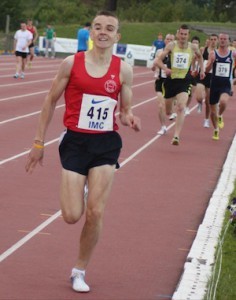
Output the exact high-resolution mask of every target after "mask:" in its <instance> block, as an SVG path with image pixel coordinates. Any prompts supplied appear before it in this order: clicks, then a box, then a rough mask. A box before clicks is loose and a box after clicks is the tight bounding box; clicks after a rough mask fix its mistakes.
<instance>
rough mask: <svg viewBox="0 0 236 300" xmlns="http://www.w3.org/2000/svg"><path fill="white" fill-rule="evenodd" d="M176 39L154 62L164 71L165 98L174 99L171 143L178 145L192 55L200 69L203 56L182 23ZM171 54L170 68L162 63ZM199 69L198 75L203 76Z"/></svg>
mask: <svg viewBox="0 0 236 300" xmlns="http://www.w3.org/2000/svg"><path fill="white" fill-rule="evenodd" d="M177 32H178V33H177V41H174V42H171V43H169V44H168V45H167V46H166V47H165V49H164V51H163V52H162V53H161V54H160V56H159V57H158V59H157V61H156V64H157V66H158V67H159V68H161V69H163V70H164V71H165V72H166V75H167V79H166V81H165V84H164V89H165V91H164V97H165V99H170V98H171V99H174V98H175V99H176V101H177V103H176V112H177V118H176V123H175V133H174V138H173V139H172V145H179V135H180V132H181V129H182V127H183V123H184V110H185V107H186V103H187V101H188V96H189V93H190V92H191V76H190V66H191V63H192V59H193V57H194V55H195V56H196V57H197V59H198V60H199V65H200V69H201V70H203V58H202V54H201V52H200V50H199V48H198V47H197V46H196V45H195V44H192V43H190V42H188V39H189V28H188V26H187V25H185V24H184V25H182V26H181V27H180V28H179V30H178V31H177ZM167 55H170V56H171V68H168V67H167V66H165V65H164V63H163V60H164V58H165V57H166V56H167ZM204 76H205V75H204V72H203V71H201V74H200V77H201V79H203V78H204Z"/></svg>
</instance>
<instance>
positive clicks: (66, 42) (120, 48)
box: [39, 36, 155, 65]
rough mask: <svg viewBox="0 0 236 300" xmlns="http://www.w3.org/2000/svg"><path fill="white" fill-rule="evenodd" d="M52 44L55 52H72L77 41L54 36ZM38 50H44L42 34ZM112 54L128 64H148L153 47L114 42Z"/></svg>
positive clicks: (152, 54)
mask: <svg viewBox="0 0 236 300" xmlns="http://www.w3.org/2000/svg"><path fill="white" fill-rule="evenodd" d="M54 44H55V51H56V53H69V54H73V53H76V52H77V44H78V42H77V40H76V39H65V38H56V39H55V43H54ZM39 51H40V52H45V38H44V37H43V36H40V37H39ZM113 54H114V55H117V56H119V57H121V58H123V59H125V60H127V61H129V63H130V64H134V61H135V60H144V61H146V62H147V65H150V63H152V61H153V60H154V55H155V48H154V49H152V47H151V46H143V45H134V44H115V45H114V48H113Z"/></svg>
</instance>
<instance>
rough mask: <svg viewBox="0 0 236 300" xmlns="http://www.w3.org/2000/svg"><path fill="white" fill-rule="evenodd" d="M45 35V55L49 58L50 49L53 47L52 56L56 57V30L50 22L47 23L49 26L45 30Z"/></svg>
mask: <svg viewBox="0 0 236 300" xmlns="http://www.w3.org/2000/svg"><path fill="white" fill-rule="evenodd" d="M44 36H45V57H47V58H48V49H49V48H50V49H51V58H54V57H55V45H54V43H55V40H56V31H55V30H54V28H52V26H51V25H50V24H48V25H47V28H46V30H45V32H44Z"/></svg>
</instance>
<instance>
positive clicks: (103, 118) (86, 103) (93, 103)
mask: <svg viewBox="0 0 236 300" xmlns="http://www.w3.org/2000/svg"><path fill="white" fill-rule="evenodd" d="M116 104H117V101H116V100H114V99H112V98H110V97H106V96H97V95H89V94H83V98H82V104H81V111H80V116H79V121H78V128H81V129H87V130H96V131H112V130H113V116H114V110H115V107H116Z"/></svg>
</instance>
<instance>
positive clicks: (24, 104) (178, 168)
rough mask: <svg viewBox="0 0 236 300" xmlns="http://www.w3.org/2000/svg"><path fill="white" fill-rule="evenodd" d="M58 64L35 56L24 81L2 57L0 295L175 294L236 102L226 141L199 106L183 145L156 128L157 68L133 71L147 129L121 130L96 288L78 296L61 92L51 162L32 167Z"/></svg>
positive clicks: (138, 299)
mask: <svg viewBox="0 0 236 300" xmlns="http://www.w3.org/2000/svg"><path fill="white" fill-rule="evenodd" d="M59 64H60V60H59V59H55V60H45V59H43V58H40V57H38V58H35V60H34V64H33V68H32V69H30V70H27V72H26V77H25V79H24V80H21V79H17V80H16V79H13V77H12V76H13V74H14V71H15V61H14V57H12V56H1V57H0V70H1V73H0V92H1V93H0V107H1V109H0V141H1V147H0V182H1V190H0V194H1V204H0V205H1V206H0V207H1V209H0V222H1V225H0V226H1V233H0V241H1V243H0V253H1V255H0V262H1V264H0V299H1V300H7V299H8V300H10V299H11V300H13V299H16V300H23V299H24V300H25V299H31V300H41V299H47V300H55V299H57V300H64V299H72V300H73V299H89V300H90V299H91V300H131V299H132V300H149V299H150V300H151V299H170V298H171V296H172V294H173V293H174V291H175V289H176V286H177V284H178V281H179V279H180V276H181V273H182V271H183V266H184V262H185V260H186V256H187V253H188V251H189V249H190V247H191V244H192V242H193V240H194V237H195V235H196V230H197V229H198V226H199V224H200V223H201V222H202V219H203V217H204V213H205V210H206V207H207V205H208V201H209V199H210V197H211V195H212V192H213V191H214V188H215V186H216V184H217V180H218V178H219V175H220V173H221V169H222V166H223V163H224V160H225V158H226V155H227V152H228V150H229V147H230V145H231V142H232V139H233V138H234V134H235V128H236V118H235V114H236V111H235V110H236V107H235V104H234V102H235V100H236V99H235V97H232V98H231V99H230V102H229V105H228V109H227V111H226V113H225V128H224V129H223V130H222V131H221V135H220V140H219V141H217V142H216V141H213V140H212V139H211V136H212V129H206V128H203V127H202V123H203V118H204V116H203V114H198V113H197V112H196V103H192V104H191V105H192V112H191V114H190V115H189V116H187V117H186V119H185V124H184V128H183V131H182V136H181V144H180V146H179V147H176V146H172V145H171V144H170V142H171V139H172V136H173V123H171V122H170V123H169V130H168V133H167V135H165V136H162V137H160V136H158V135H156V132H157V130H158V129H159V127H160V124H159V120H158V118H157V105H156V100H155V92H154V78H153V74H152V72H151V71H150V70H149V69H147V68H144V67H135V68H134V73H135V76H134V85H133V93H134V97H133V99H134V101H133V102H134V108H133V110H134V112H135V114H137V115H139V116H140V117H141V119H142V131H141V132H140V133H135V132H133V131H132V130H130V129H128V128H125V127H120V134H121V135H122V137H123V142H124V147H123V150H122V153H121V159H120V163H121V169H120V170H119V171H118V172H117V173H116V176H115V181H114V185H113V190H112V193H111V196H110V200H109V201H108V205H107V208H106V213H105V220H104V230H103V234H102V237H101V240H100V241H99V243H98V245H97V248H96V251H95V253H94V256H93V258H92V261H91V263H90V265H89V267H88V270H87V276H86V278H87V281H88V283H89V285H90V286H91V292H90V293H89V294H79V295H78V294H77V293H75V292H74V291H72V289H71V287H70V282H69V275H70V271H71V267H72V266H73V265H74V261H75V258H76V255H77V249H78V239H79V234H80V230H81V227H82V223H83V222H82V221H81V222H80V223H79V224H77V225H74V226H70V225H67V224H65V223H64V222H63V220H62V218H61V217H60V212H59V210H60V208H59V201H58V190H59V182H60V163H59V157H58V151H57V138H58V136H59V135H60V133H61V131H62V130H63V125H62V116H63V110H64V106H63V99H61V100H60V101H59V103H58V107H57V109H56V112H55V115H54V119H53V121H52V123H51V126H50V128H49V131H48V134H47V142H48V144H47V147H46V154H45V159H44V167H42V168H41V167H38V168H37V169H36V170H35V172H34V173H33V174H32V175H28V174H26V173H25V170H24V164H25V161H26V157H27V153H28V150H29V148H30V147H31V143H32V139H33V137H34V132H35V127H36V123H37V119H38V114H39V111H40V108H41V105H42V101H43V99H44V97H45V95H46V92H47V90H48V89H49V87H50V84H51V80H52V78H53V76H54V75H55V73H56V70H57V69H58V66H59Z"/></svg>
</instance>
